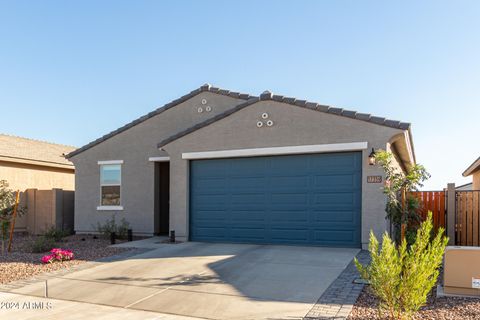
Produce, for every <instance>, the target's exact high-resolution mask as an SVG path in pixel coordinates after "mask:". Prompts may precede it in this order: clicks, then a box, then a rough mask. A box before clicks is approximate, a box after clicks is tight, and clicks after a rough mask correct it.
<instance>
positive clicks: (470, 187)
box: [455, 182, 472, 191]
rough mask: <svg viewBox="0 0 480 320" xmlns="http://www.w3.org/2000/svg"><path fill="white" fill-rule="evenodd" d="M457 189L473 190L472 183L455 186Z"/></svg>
mask: <svg viewBox="0 0 480 320" xmlns="http://www.w3.org/2000/svg"><path fill="white" fill-rule="evenodd" d="M455 190H458V191H470V190H472V183H471V182H470V183H466V184H462V185H461V186H458V187H455Z"/></svg>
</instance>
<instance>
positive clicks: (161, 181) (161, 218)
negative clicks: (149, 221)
mask: <svg viewBox="0 0 480 320" xmlns="http://www.w3.org/2000/svg"><path fill="white" fill-rule="evenodd" d="M154 207H155V219H154V220H155V221H154V223H155V234H156V235H167V234H168V232H169V228H170V227H169V225H170V162H168V161H162V162H155V206H154Z"/></svg>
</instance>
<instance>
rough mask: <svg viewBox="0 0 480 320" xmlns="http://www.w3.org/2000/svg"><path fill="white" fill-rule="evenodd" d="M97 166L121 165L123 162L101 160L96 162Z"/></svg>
mask: <svg viewBox="0 0 480 320" xmlns="http://www.w3.org/2000/svg"><path fill="white" fill-rule="evenodd" d="M98 164H123V160H103V161H98Z"/></svg>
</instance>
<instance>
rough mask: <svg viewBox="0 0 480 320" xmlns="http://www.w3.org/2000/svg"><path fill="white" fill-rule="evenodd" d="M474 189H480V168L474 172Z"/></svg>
mask: <svg viewBox="0 0 480 320" xmlns="http://www.w3.org/2000/svg"><path fill="white" fill-rule="evenodd" d="M472 190H480V170H478V171H476V172H474V173H473V174H472Z"/></svg>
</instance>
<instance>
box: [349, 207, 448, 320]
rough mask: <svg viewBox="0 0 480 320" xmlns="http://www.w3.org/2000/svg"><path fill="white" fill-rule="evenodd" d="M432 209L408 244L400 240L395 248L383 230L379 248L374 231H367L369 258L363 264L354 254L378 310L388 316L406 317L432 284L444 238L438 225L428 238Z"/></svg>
mask: <svg viewBox="0 0 480 320" xmlns="http://www.w3.org/2000/svg"><path fill="white" fill-rule="evenodd" d="M432 228H433V224H432V213H431V212H429V213H428V217H427V220H426V221H424V222H422V223H421V225H420V227H419V229H418V230H417V235H416V239H415V242H414V243H413V244H412V245H411V246H410V247H409V248H408V247H407V241H406V240H403V241H402V243H401V245H400V246H399V247H398V248H397V247H396V245H395V243H394V242H393V241H392V239H391V238H390V237H389V236H388V234H387V233H385V234H384V236H383V242H382V247H381V249H380V248H379V243H378V240H377V238H376V237H375V235H374V234H373V233H372V232H371V233H370V243H369V246H368V250H369V251H370V255H371V258H372V261H371V263H370V265H368V266H363V265H362V264H360V263H359V262H358V260H357V259H356V258H355V265H356V266H357V269H358V271H359V272H360V275H361V276H362V278H364V279H365V280H368V281H369V283H370V285H371V289H372V291H373V293H374V294H375V295H376V296H377V298H378V299H379V300H380V306H379V312H380V313H381V315H382V316H383V314H385V313H386V315H387V316H388V318H389V319H392V320H393V319H408V318H411V316H412V314H413V313H414V312H416V311H418V310H419V309H420V307H421V306H423V305H424V304H425V303H426V302H427V295H428V293H429V292H430V290H431V289H432V288H433V286H434V285H435V283H436V281H437V278H438V275H439V271H438V269H439V267H440V265H441V263H442V258H443V253H444V251H445V247H446V245H447V242H448V238H446V237H445V236H444V235H443V233H444V230H443V228H439V230H438V233H437V235H436V236H435V237H434V238H433V240H432V241H431V234H432Z"/></svg>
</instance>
